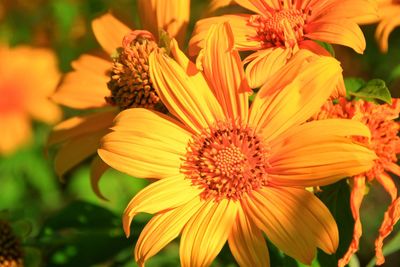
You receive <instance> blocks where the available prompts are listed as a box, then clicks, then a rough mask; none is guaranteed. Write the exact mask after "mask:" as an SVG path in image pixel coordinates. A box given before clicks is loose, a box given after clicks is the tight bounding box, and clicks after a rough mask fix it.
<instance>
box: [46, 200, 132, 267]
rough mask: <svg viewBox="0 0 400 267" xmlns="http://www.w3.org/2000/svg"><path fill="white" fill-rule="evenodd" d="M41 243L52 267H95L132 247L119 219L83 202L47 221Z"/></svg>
mask: <svg viewBox="0 0 400 267" xmlns="http://www.w3.org/2000/svg"><path fill="white" fill-rule="evenodd" d="M138 232H139V231H136V230H135V231H134V233H135V234H137V233H138ZM38 240H39V242H40V243H39V245H40V246H42V247H43V248H44V249H43V252H44V253H47V255H45V257H44V258H45V259H48V261H49V262H47V263H46V265H45V266H49V267H52V266H65V267H67V266H68V267H69V266H70V267H72V266H93V265H94V264H98V263H103V262H106V261H109V260H111V259H113V258H114V257H115V256H116V255H117V254H118V253H119V252H120V251H122V250H123V249H125V248H129V247H131V246H133V243H132V242H131V241H129V240H128V239H126V238H125V235H124V233H123V231H122V225H121V219H120V217H119V216H117V215H115V214H114V213H112V212H111V211H109V210H107V209H104V208H102V207H100V206H96V205H93V204H90V203H87V202H83V201H77V202H73V203H71V204H70V205H68V206H67V207H65V208H64V209H62V210H61V211H60V212H58V213H57V214H55V215H54V216H53V217H51V218H49V219H48V220H47V221H45V223H44V225H43V228H42V230H41V232H40V234H39V237H38Z"/></svg>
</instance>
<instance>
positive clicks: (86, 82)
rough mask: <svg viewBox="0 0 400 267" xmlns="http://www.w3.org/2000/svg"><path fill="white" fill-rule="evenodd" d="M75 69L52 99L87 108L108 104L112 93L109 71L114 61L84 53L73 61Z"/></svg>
mask: <svg viewBox="0 0 400 267" xmlns="http://www.w3.org/2000/svg"><path fill="white" fill-rule="evenodd" d="M72 67H73V68H74V71H71V72H69V73H67V74H66V75H65V76H64V79H63V80H62V82H61V84H60V86H59V87H58V89H57V91H56V92H55V93H54V94H53V95H52V100H54V101H55V102H57V103H58V104H62V105H65V106H68V107H71V108H77V109H86V108H98V107H103V106H106V105H107V103H106V101H105V99H104V98H105V97H106V96H108V95H110V91H109V90H108V88H107V82H108V81H109V80H110V77H109V76H108V74H107V72H108V71H109V70H110V69H111V67H112V63H111V62H110V61H107V60H104V59H102V58H99V57H95V56H91V55H82V56H81V57H80V58H79V59H78V60H76V61H74V62H72Z"/></svg>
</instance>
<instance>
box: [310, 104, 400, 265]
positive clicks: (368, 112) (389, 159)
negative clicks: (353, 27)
mask: <svg viewBox="0 0 400 267" xmlns="http://www.w3.org/2000/svg"><path fill="white" fill-rule="evenodd" d="M399 112H400V99H392V104H391V105H388V104H383V105H379V104H375V103H372V102H367V101H363V100H358V101H347V100H346V99H345V98H341V99H339V102H338V104H336V105H335V104H333V103H332V102H327V103H326V104H325V105H324V106H323V107H322V108H321V111H320V112H319V114H318V115H317V116H316V117H315V118H316V119H326V118H330V119H331V118H347V119H352V120H355V121H360V122H362V123H364V124H365V125H366V126H368V128H369V129H370V131H371V140H370V142H369V140H366V139H365V138H360V137H355V139H356V140H357V141H358V142H360V143H365V145H367V146H369V147H370V149H372V150H373V151H375V153H376V155H377V156H378V158H377V159H376V160H375V161H374V165H373V167H372V168H371V169H370V170H368V171H367V172H364V173H360V174H358V175H356V176H355V177H354V178H353V189H352V192H351V199H350V202H351V210H352V214H353V218H354V221H355V224H354V233H353V240H352V242H351V244H350V247H349V249H348V251H347V252H346V254H345V255H344V256H343V258H342V259H341V260H340V261H339V266H340V267H343V266H346V264H348V263H349V261H350V258H351V256H352V255H353V254H354V253H355V252H356V251H357V250H358V243H359V239H360V237H361V234H362V226H361V220H360V207H361V203H362V200H363V198H364V194H365V182H366V181H369V182H370V181H372V180H374V179H376V180H377V181H378V183H380V184H381V185H382V186H383V187H384V188H385V190H386V191H387V192H388V193H389V195H390V197H391V200H392V203H391V204H390V206H389V207H388V209H387V211H386V213H385V217H384V219H383V222H382V225H381V228H380V229H379V236H378V238H377V239H376V241H375V251H376V257H377V264H379V265H380V264H383V263H384V262H385V259H384V257H383V253H382V246H383V240H384V239H385V238H386V237H387V236H388V235H389V234H390V233H391V232H392V230H393V226H394V225H395V224H396V223H397V221H398V220H399V219H400V212H399V211H400V198H399V197H398V196H397V188H396V185H395V183H394V181H393V179H392V178H391V177H390V175H389V174H388V172H391V173H393V174H395V175H397V176H400V167H399V165H397V155H398V154H400V137H399V136H398V134H399V129H400V124H399V122H396V121H394V120H396V119H397V118H398V117H399Z"/></svg>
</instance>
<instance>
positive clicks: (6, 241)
mask: <svg viewBox="0 0 400 267" xmlns="http://www.w3.org/2000/svg"><path fill="white" fill-rule="evenodd" d="M22 266H24V265H23V260H22V250H21V246H20V243H19V240H18V239H17V238H16V237H15V235H14V234H13V232H12V229H11V226H10V225H9V224H8V223H7V222H5V221H1V220H0V267H22Z"/></svg>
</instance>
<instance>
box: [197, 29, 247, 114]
mask: <svg viewBox="0 0 400 267" xmlns="http://www.w3.org/2000/svg"><path fill="white" fill-rule="evenodd" d="M233 42H234V41H233V32H232V29H231V28H230V26H229V24H228V23H227V22H225V23H223V24H215V25H212V26H211V28H210V30H209V32H208V36H207V38H206V43H205V47H204V50H203V52H204V53H203V57H202V61H203V64H202V66H203V69H204V75H205V77H206V79H207V81H208V82H209V84H210V88H211V90H212V91H213V93H214V95H215V96H216V98H217V100H218V101H219V103H220V104H221V107H222V109H223V110H224V113H225V116H226V117H227V118H235V119H236V118H241V119H242V120H243V121H246V120H247V116H248V115H247V112H248V92H252V91H251V89H250V88H249V86H248V84H247V80H246V77H245V75H244V70H243V64H242V61H241V59H240V56H239V53H238V51H237V50H235V49H234V48H233V45H234V43H233Z"/></svg>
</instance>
